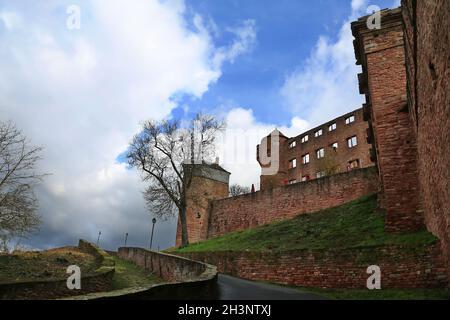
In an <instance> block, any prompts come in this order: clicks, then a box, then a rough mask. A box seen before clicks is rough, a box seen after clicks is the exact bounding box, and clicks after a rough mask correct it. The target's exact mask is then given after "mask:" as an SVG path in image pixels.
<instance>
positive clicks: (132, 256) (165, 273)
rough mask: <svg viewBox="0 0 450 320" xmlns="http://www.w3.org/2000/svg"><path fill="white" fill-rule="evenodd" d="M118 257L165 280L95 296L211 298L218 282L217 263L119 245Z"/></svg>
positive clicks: (118, 297) (113, 297)
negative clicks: (145, 286)
mask: <svg viewBox="0 0 450 320" xmlns="http://www.w3.org/2000/svg"><path fill="white" fill-rule="evenodd" d="M118 256H119V257H120V258H122V259H124V260H128V261H131V262H133V263H134V264H136V265H138V266H140V267H141V268H144V269H146V270H148V271H150V272H152V273H154V274H155V275H157V276H159V277H160V278H162V279H164V280H165V281H166V283H162V284H156V285H152V286H151V287H149V288H134V289H133V288H132V289H131V290H122V291H119V292H117V293H116V294H114V293H113V294H110V295H106V296H105V295H103V296H101V295H97V296H96V295H94V296H93V297H92V298H93V299H124V298H125V299H208V298H210V297H212V296H214V292H215V291H214V290H216V283H217V268H216V267H215V266H212V265H209V264H205V263H201V262H198V261H192V260H189V259H186V258H182V257H178V256H174V255H170V254H165V253H161V252H154V251H149V250H146V249H142V248H128V247H126V248H119V251H118Z"/></svg>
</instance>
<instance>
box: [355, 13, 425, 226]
mask: <svg viewBox="0 0 450 320" xmlns="http://www.w3.org/2000/svg"><path fill="white" fill-rule="evenodd" d="M366 19H367V18H361V19H359V20H358V21H356V22H354V23H353V24H352V30H353V34H354V36H355V38H356V40H355V51H356V56H357V63H358V64H360V65H362V69H363V74H362V75H360V77H359V80H360V88H361V91H362V92H364V93H365V94H366V100H367V108H368V109H369V112H368V120H369V122H370V124H371V128H372V130H373V135H372V136H373V139H372V143H373V144H374V148H375V149H376V154H377V165H378V168H379V172H380V179H381V184H382V190H383V192H382V197H381V199H382V201H381V203H380V206H381V207H382V208H384V209H386V223H385V225H386V229H387V230H388V231H392V232H408V231H414V230H419V229H422V228H424V223H423V212H422V210H421V204H420V198H419V179H418V171H417V144H416V137H415V135H414V132H413V130H412V129H411V124H410V119H409V113H408V103H407V95H406V69H405V53H404V52H405V50H404V41H403V25H402V19H401V10H400V9H395V10H388V11H384V12H383V14H382V19H381V27H382V28H381V29H380V30H369V29H367V26H366Z"/></svg>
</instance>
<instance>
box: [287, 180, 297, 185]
mask: <svg viewBox="0 0 450 320" xmlns="http://www.w3.org/2000/svg"><path fill="white" fill-rule="evenodd" d="M288 183H289V184H294V183H297V180H295V179H291V180H289V182H288Z"/></svg>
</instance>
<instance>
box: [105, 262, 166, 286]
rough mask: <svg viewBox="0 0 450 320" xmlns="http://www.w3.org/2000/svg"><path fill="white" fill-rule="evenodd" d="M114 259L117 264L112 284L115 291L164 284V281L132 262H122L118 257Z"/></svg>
mask: <svg viewBox="0 0 450 320" xmlns="http://www.w3.org/2000/svg"><path fill="white" fill-rule="evenodd" d="M113 259H114V261H115V263H116V265H115V267H116V272H115V273H114V278H113V283H112V286H113V290H119V289H125V288H131V287H143V286H148V285H152V284H157V283H161V282H162V279H160V278H158V277H157V276H155V275H154V274H152V273H151V272H148V271H146V270H144V269H143V268H140V267H139V266H137V265H135V264H133V263H132V262H129V261H126V260H122V259H120V258H118V257H116V256H114V257H113Z"/></svg>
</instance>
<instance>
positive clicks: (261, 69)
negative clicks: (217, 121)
mask: <svg viewBox="0 0 450 320" xmlns="http://www.w3.org/2000/svg"><path fill="white" fill-rule="evenodd" d="M370 5H376V6H378V7H380V8H392V7H397V6H398V5H399V1H398V0H376V1H375V0H374V1H369V0H346V1H344V0H318V1H306V0H265V1H261V0H220V1H217V0H214V1H213V0H185V1H183V0H131V1H124V0H90V1H88V0H83V1H81V0H79V1H76V0H70V1H65V0H59V1H56V0H46V1H34V2H31V1H26V0H18V1H7V0H0V121H8V120H11V121H13V122H14V123H15V124H16V125H17V126H18V127H19V128H20V129H21V130H22V131H23V133H24V134H25V135H26V136H27V137H28V138H29V139H30V141H31V143H32V144H34V145H40V146H43V147H44V151H43V159H42V161H40V163H39V170H40V171H41V172H46V173H51V175H49V176H47V177H46V178H45V180H44V181H43V183H42V184H41V185H39V187H38V188H37V190H36V193H37V196H38V199H39V203H40V206H39V214H40V216H41V217H42V221H43V223H42V226H41V229H40V231H39V232H38V233H36V234H34V235H33V236H31V237H30V238H28V239H23V240H21V242H20V243H21V245H23V246H26V247H29V248H34V249H46V248H51V247H55V246H64V245H75V244H76V243H77V241H78V239H80V238H83V239H86V240H88V241H93V242H96V241H97V236H98V232H99V231H101V233H102V234H101V238H100V245H101V246H102V247H104V248H106V249H111V250H114V249H116V248H117V247H118V246H121V245H123V242H124V237H125V233H128V234H129V236H128V245H132V246H148V244H149V241H150V240H149V238H150V227H151V219H152V217H153V216H152V214H151V212H150V211H149V209H148V208H146V206H145V203H144V200H143V198H142V191H143V190H144V188H145V185H144V183H143V182H142V181H141V177H140V174H139V173H138V172H136V171H135V170H132V169H130V168H128V167H127V165H126V164H125V163H123V161H120V159H121V158H120V155H121V154H123V153H124V152H125V151H126V149H127V145H128V143H129V142H130V140H131V138H132V137H133V135H134V134H136V133H137V132H138V131H139V126H140V124H141V123H142V121H144V120H148V119H155V120H160V119H164V118H176V119H185V118H190V117H192V115H193V114H195V113H196V112H199V111H202V112H205V113H209V114H212V115H214V116H216V117H218V118H221V119H224V120H225V121H226V123H227V129H226V132H225V135H224V137H223V138H221V140H220V141H219V145H218V150H217V154H218V156H219V158H220V163H221V165H222V166H224V167H225V168H226V169H227V170H229V171H230V172H231V173H232V174H231V183H240V184H243V185H246V186H250V185H251V184H255V185H256V186H258V182H259V174H260V169H259V166H258V164H257V162H256V160H255V158H256V155H255V153H256V151H255V148H256V145H257V144H258V143H259V141H260V140H261V138H262V137H263V136H265V135H267V134H269V133H270V132H271V131H272V130H273V129H275V128H278V129H279V130H281V131H282V132H283V133H284V134H286V135H288V136H296V135H298V134H300V133H301V132H303V131H305V130H307V129H309V128H312V127H314V126H316V125H318V124H320V123H323V122H326V121H327V120H330V119H332V118H334V117H337V116H339V115H341V114H344V113H346V112H350V111H352V110H354V109H357V108H360V107H361V104H362V103H363V96H361V95H359V92H358V85H357V73H359V72H360V69H359V67H358V66H356V65H355V57H354V52H353V45H352V41H353V38H352V35H351V30H350V22H351V21H354V20H356V19H357V18H358V17H360V16H363V15H366V14H367V13H368V11H367V9H368V7H369V6H370ZM74 8H75V11H73V9H74ZM74 18H75V20H74ZM78 18H79V19H78ZM175 229H176V220H175V219H168V220H167V221H158V222H157V225H156V227H155V235H154V240H153V243H154V244H155V248H156V247H159V248H160V249H164V248H167V247H170V246H173V245H174V240H175Z"/></svg>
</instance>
